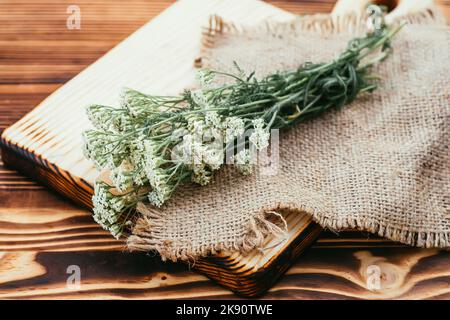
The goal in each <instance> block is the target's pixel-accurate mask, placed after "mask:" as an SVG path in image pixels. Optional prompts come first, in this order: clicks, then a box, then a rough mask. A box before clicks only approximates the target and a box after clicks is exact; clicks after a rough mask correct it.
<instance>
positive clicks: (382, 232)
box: [127, 6, 450, 263]
mask: <svg viewBox="0 0 450 320" xmlns="http://www.w3.org/2000/svg"><path fill="white" fill-rule="evenodd" d="M400 20H401V21H405V20H406V21H407V22H409V23H414V24H440V25H442V24H445V17H444V16H443V15H442V14H441V12H440V11H439V10H438V9H437V8H436V7H434V6H432V7H429V8H426V9H425V10H423V11H421V12H417V13H414V14H410V15H408V16H403V17H401V18H398V19H396V21H393V22H394V23H395V22H399V21H400ZM365 27H366V26H365V22H364V21H363V20H362V18H361V17H358V16H356V15H347V16H339V17H335V16H332V15H329V14H316V15H310V16H303V17H298V18H296V19H294V20H293V21H291V22H283V23H280V22H267V23H264V24H262V25H260V26H256V27H255V26H240V25H239V26H238V25H236V24H234V23H229V22H225V21H224V20H223V19H222V18H221V17H219V16H217V15H213V16H211V17H210V19H209V26H208V27H206V28H204V32H203V37H202V46H201V49H200V56H199V58H197V59H196V60H195V62H194V63H195V66H196V67H207V66H208V56H209V54H208V49H209V48H212V47H214V37H215V36H216V35H217V34H221V33H229V34H239V33H246V32H253V33H255V32H256V33H261V34H271V35H273V36H277V35H279V34H283V33H285V32H291V33H298V32H317V33H320V34H325V33H326V34H333V33H340V32H351V33H358V32H364V29H365ZM137 210H138V212H139V213H140V214H141V216H140V217H139V218H138V219H137V220H136V222H135V224H134V227H133V230H132V235H130V236H129V237H128V239H127V247H128V249H129V250H130V251H156V252H158V253H159V254H160V256H161V258H162V259H163V260H172V261H177V260H184V261H191V262H193V263H195V259H196V258H197V257H204V256H207V255H211V254H215V253H217V252H219V251H222V250H227V251H238V252H240V253H242V254H245V253H248V252H250V251H252V250H254V249H259V250H261V247H262V245H263V243H264V241H265V239H266V238H267V237H268V236H274V237H280V238H281V239H282V240H281V241H283V239H286V238H287V231H288V230H287V223H286V220H285V219H284V218H283V216H282V215H281V214H280V213H279V212H281V211H282V210H291V211H300V212H306V213H308V214H311V215H312V216H313V217H314V220H315V221H316V222H317V223H319V224H320V225H321V226H322V227H324V228H328V229H331V230H340V229H343V228H352V229H356V230H366V231H367V230H369V231H370V232H372V233H375V234H378V235H379V236H381V237H388V238H390V239H393V240H396V241H399V242H402V243H405V244H408V245H412V246H418V247H442V248H448V247H450V235H449V233H446V232H441V233H424V232H423V233H418V232H409V231H405V230H400V229H397V228H393V227H390V226H385V225H382V224H378V223H373V222H370V223H367V222H366V221H363V220H360V219H330V218H329V215H328V214H327V212H317V211H316V210H312V208H304V207H301V206H300V207H299V206H292V205H286V204H274V207H272V208H262V209H261V211H260V212H258V213H251V212H249V222H248V227H247V229H248V231H247V233H246V235H245V236H244V237H243V238H242V240H241V241H239V242H238V243H233V244H225V243H216V244H215V245H213V246H210V247H203V248H201V250H198V251H196V252H187V250H185V249H180V244H179V243H177V241H179V240H177V241H175V240H170V239H167V237H165V235H164V234H163V233H162V232H161V230H162V229H161V220H163V219H162V218H163V217H164V211H163V210H158V209H156V208H152V207H150V206H147V205H144V204H142V203H140V204H139V205H138V208H137Z"/></svg>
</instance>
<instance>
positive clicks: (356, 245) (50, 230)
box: [0, 0, 450, 299]
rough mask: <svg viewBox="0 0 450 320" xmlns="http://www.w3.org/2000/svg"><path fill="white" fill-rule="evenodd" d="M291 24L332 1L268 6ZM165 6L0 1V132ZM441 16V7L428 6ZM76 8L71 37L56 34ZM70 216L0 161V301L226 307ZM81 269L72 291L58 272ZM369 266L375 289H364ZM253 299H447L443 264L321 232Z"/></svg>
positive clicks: (75, 211)
mask: <svg viewBox="0 0 450 320" xmlns="http://www.w3.org/2000/svg"><path fill="white" fill-rule="evenodd" d="M269 2H271V3H273V4H274V5H276V6H278V7H280V8H283V9H286V10H289V11H291V12H294V13H314V12H329V11H330V10H331V9H332V7H333V4H334V1H333V0H315V1H314V0H309V1H293V0H284V1H282V0H271V1H269ZM171 3H172V1H169V0H156V1H152V0H129V1H122V0H97V1H92V0H71V1H67V0H62V1H61V0H2V1H1V2H0V24H1V26H2V28H1V29H0V132H1V130H3V129H4V128H5V127H6V126H8V125H10V124H12V123H13V122H15V121H16V120H18V119H19V118H20V117H22V116H23V115H24V114H25V113H26V112H27V111H29V110H31V109H32V108H33V107H34V106H36V105H37V104H38V103H39V102H40V101H41V100H43V99H44V98H45V97H46V96H48V95H49V94H50V93H52V92H53V91H54V90H56V89H57V88H58V87H59V86H61V85H62V84H64V83H65V82H66V81H68V80H69V79H71V78H72V77H73V76H75V75H76V74H77V73H78V72H80V71H81V70H82V69H84V68H85V67H86V66H87V65H89V64H90V63H92V62H94V61H95V60H96V59H97V58H98V57H100V56H101V55H102V54H104V53H105V52H107V51H108V50H109V49H111V48H112V47H113V46H114V45H115V44H116V43H118V42H119V41H121V40H122V39H124V38H125V37H126V36H128V35H129V34H130V33H131V32H133V31H134V30H136V29H137V28H138V27H140V26H141V25H143V24H144V23H145V22H147V21H148V20H149V19H151V18H152V17H154V16H155V15H157V14H158V13H159V12H161V11H162V10H163V9H165V8H166V7H168V6H169V5H170V4H171ZM439 3H440V5H441V6H442V8H443V9H444V10H445V12H446V14H447V17H448V16H449V11H450V9H449V8H450V1H442V0H441V1H439ZM70 4H76V5H78V6H80V8H81V15H82V16H81V19H82V20H81V30H68V29H67V28H66V18H67V16H68V14H67V13H66V10H67V7H68V6H69V5H70ZM122 248H123V247H122V244H121V243H119V242H117V241H116V240H114V239H111V237H110V236H109V234H107V233H106V232H104V231H103V230H101V229H100V228H99V227H98V226H97V225H96V224H95V223H94V222H93V221H92V219H91V218H90V214H89V212H87V211H85V210H82V209H80V208H78V207H76V206H74V205H72V204H71V203H68V202H67V201H66V200H65V199H62V198H61V197H60V196H58V195H57V194H55V193H53V192H50V191H48V190H47V189H45V188H44V187H42V186H40V185H39V184H37V183H35V182H33V181H31V180H30V179H27V178H26V177H23V176H21V175H19V174H17V173H16V172H14V171H11V170H8V169H7V168H5V167H4V166H3V164H2V162H1V160H0V299H1V298H58V299H60V298H146V299H147V298H148V299H158V298H237V297H236V296H235V295H233V294H232V293H230V292H229V291H227V290H226V289H223V288H221V287H219V286H218V285H216V284H214V283H213V282H212V281H210V280H208V279H207V278H205V277H204V276H202V275H199V274H197V273H195V272H192V271H190V270H189V267H188V266H186V265H184V264H173V263H162V262H160V261H159V259H158V258H157V257H152V256H149V255H145V254H129V253H123V252H122V251H121V250H122ZM71 265H77V266H79V267H80V269H81V281H82V285H81V288H80V289H71V288H69V287H67V285H66V280H67V278H68V276H69V274H67V268H68V267H69V266H71ZM369 265H377V266H378V267H380V269H381V270H382V288H381V290H375V291H369V290H368V289H367V288H366V287H367V286H366V282H367V277H368V274H367V273H366V271H367V267H368V266H369ZM264 298H300V299H320V298H331V299H336V298H338V299H342V298H350V299H359V298H369V299H370V298H424V299H427V298H433V299H450V253H449V252H443V251H438V250H424V249H417V248H410V247H406V246H402V245H399V244H396V243H393V242H389V241H386V240H383V239H379V238H376V237H373V236H369V235H366V234H360V233H343V234H341V236H337V235H335V234H333V233H329V232H324V233H323V235H322V236H321V238H320V239H319V241H317V243H316V244H315V245H313V247H312V248H310V249H309V250H308V251H307V252H306V253H305V254H304V255H303V256H301V257H300V259H299V260H298V261H297V262H296V264H295V265H294V266H293V267H292V268H291V269H290V270H289V271H288V273H287V274H286V276H284V277H283V278H282V280H281V281H280V282H279V283H278V284H277V285H276V286H275V287H273V288H272V289H271V290H270V292H269V293H267V294H266V295H265V296H264Z"/></svg>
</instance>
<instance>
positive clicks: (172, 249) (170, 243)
mask: <svg viewBox="0 0 450 320" xmlns="http://www.w3.org/2000/svg"><path fill="white" fill-rule="evenodd" d="M280 209H282V207H281V206H279V207H275V208H274V209H270V208H262V209H261V210H260V211H259V212H258V213H255V214H251V213H249V221H248V226H247V227H246V232H245V234H243V235H242V239H241V240H240V241H238V242H235V243H232V244H231V245H226V244H224V243H215V244H214V245H211V246H205V247H202V248H201V249H200V250H194V249H187V248H186V246H185V245H186V243H185V242H186V241H189V240H188V239H186V240H184V241H183V245H181V244H180V243H179V240H173V239H168V238H167V236H165V235H164V231H163V230H164V228H163V226H162V223H164V221H165V219H164V213H163V212H162V211H161V210H158V209H155V208H153V207H151V206H148V205H145V204H143V203H139V204H138V206H137V211H138V212H139V213H140V214H141V216H140V217H139V218H138V220H137V221H136V223H135V225H134V227H133V230H132V235H131V236H129V237H128V239H127V248H128V250H130V251H152V250H155V251H157V252H158V253H159V254H160V256H161V259H162V260H164V261H165V260H171V261H177V260H184V261H191V262H192V263H195V260H196V258H197V257H205V256H208V255H210V254H216V253H217V252H219V251H222V250H227V251H239V252H241V253H244V254H245V253H248V252H250V251H252V250H254V249H255V248H261V247H262V245H263V243H264V241H265V240H266V238H267V236H269V235H271V236H275V237H277V238H281V239H287V231H288V230H287V228H288V226H287V222H286V220H285V219H284V218H283V216H282V215H281V214H280V213H278V211H279V210H280Z"/></svg>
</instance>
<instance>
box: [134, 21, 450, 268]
mask: <svg viewBox="0 0 450 320" xmlns="http://www.w3.org/2000/svg"><path fill="white" fill-rule="evenodd" d="M428 13H430V12H428ZM409 20H410V21H413V22H420V23H417V24H414V23H413V24H410V25H408V26H406V27H405V28H404V29H403V30H402V31H401V32H400V33H399V34H398V36H397V38H396V39H395V40H394V42H393V47H394V53H393V54H392V55H391V56H390V57H389V58H388V59H387V60H386V61H384V62H383V63H382V64H380V65H379V66H378V67H377V68H375V70H374V72H375V73H376V74H378V75H380V76H381V78H382V81H381V84H380V87H379V89H378V90H376V91H375V92H374V93H373V94H366V95H362V96H360V97H359V98H358V99H357V100H356V101H355V102H354V103H352V104H351V105H349V106H346V107H344V108H343V109H340V110H333V111H331V112H328V113H326V114H324V115H323V116H322V117H320V118H317V119H315V120H312V121H309V122H306V123H301V124H299V125H298V126H297V127H296V128H294V129H291V130H286V131H282V132H281V133H280V148H279V151H280V164H279V165H280V167H279V171H278V174H276V175H273V176H267V175H262V174H259V173H258V170H256V173H255V174H253V175H252V176H246V177H245V176H242V175H240V174H239V173H238V172H236V170H235V169H233V168H232V166H224V167H225V168H224V169H223V170H221V171H220V172H219V173H218V174H217V175H216V176H215V179H214V182H213V183H211V184H210V185H208V186H206V187H200V186H196V185H186V186H183V187H181V188H180V190H179V192H177V193H176V194H175V196H174V197H173V198H172V199H171V200H170V201H169V202H168V204H167V205H165V206H163V207H162V208H161V209H155V208H152V207H145V206H143V205H141V206H140V208H139V209H140V211H141V213H142V216H141V217H140V218H139V219H138V220H137V223H136V225H135V228H134V230H133V235H132V236H130V237H129V239H128V246H129V248H130V249H131V250H146V251H147V250H156V251H157V252H159V253H160V254H161V256H162V258H163V259H171V260H179V259H182V260H186V259H190V258H196V257H199V256H204V255H207V254H210V253H214V252H216V251H217V250H222V249H226V250H239V251H241V252H246V251H249V250H251V249H254V248H257V247H260V246H261V245H262V243H263V240H264V238H265V237H266V236H268V235H269V234H280V233H282V231H283V228H282V224H281V223H280V221H279V220H280V219H279V217H278V216H277V215H276V214H275V212H279V211H280V210H282V209H295V210H301V211H305V212H307V213H308V214H311V215H312V216H313V218H314V220H315V221H317V222H318V223H319V224H320V225H321V226H323V227H324V228H330V229H332V230H337V231H338V230H342V229H347V228H351V229H357V230H364V231H369V232H372V233H376V234H378V235H380V236H383V237H386V238H388V239H391V240H395V241H400V242H402V243H406V244H409V245H414V246H420V247H449V245H450V192H449V191H450V150H449V141H450V139H449V138H450V106H449V100H450V99H449V98H450V96H449V91H448V90H449V74H450V59H449V58H450V56H449V53H450V50H449V34H450V33H449V29H448V27H446V26H445V25H441V24H440V23H439V21H438V19H437V15H436V14H433V13H431V14H424V15H422V16H414V17H410V18H409ZM440 21H442V20H440ZM355 26H356V27H355ZM338 27H339V28H338ZM363 29H364V26H363V25H360V24H359V23H358V22H355V21H354V20H352V19H351V18H348V19H347V20H345V21H344V20H342V21H340V22H339V23H336V21H333V19H332V18H331V17H328V16H323V15H321V16H316V17H309V18H300V19H297V20H296V21H294V22H292V23H282V24H266V25H264V26H259V27H253V28H241V27H237V26H234V25H231V24H225V23H223V22H222V20H220V19H218V18H214V19H213V20H212V24H211V27H210V29H209V30H208V32H206V34H205V37H204V39H203V40H204V41H203V44H204V47H203V50H202V57H201V63H202V64H203V67H209V68H212V69H216V70H223V71H227V70H230V69H231V68H232V61H233V60H236V61H237V62H238V64H239V65H240V66H241V67H242V68H243V69H244V70H247V71H249V72H250V71H253V70H256V72H257V74H258V75H259V76H262V75H265V74H268V73H272V72H275V71H277V70H285V69H291V68H296V67H298V66H299V65H300V64H301V63H303V62H305V61H313V62H322V61H327V60H330V59H332V58H334V57H335V56H336V55H337V54H338V53H339V52H341V51H342V50H343V49H344V48H345V46H346V43H347V40H349V39H350V38H352V37H354V36H355V34H358V33H362V32H363ZM346 30H353V31H346ZM337 31H339V32H337Z"/></svg>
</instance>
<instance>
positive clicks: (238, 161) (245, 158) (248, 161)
mask: <svg viewBox="0 0 450 320" xmlns="http://www.w3.org/2000/svg"><path fill="white" fill-rule="evenodd" d="M234 164H235V166H236V168H237V169H238V170H239V171H240V172H241V173H242V174H243V175H249V174H251V173H252V172H253V158H252V154H251V152H250V150H248V149H244V150H241V151H239V152H238V153H237V154H236V155H235V156H234Z"/></svg>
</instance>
